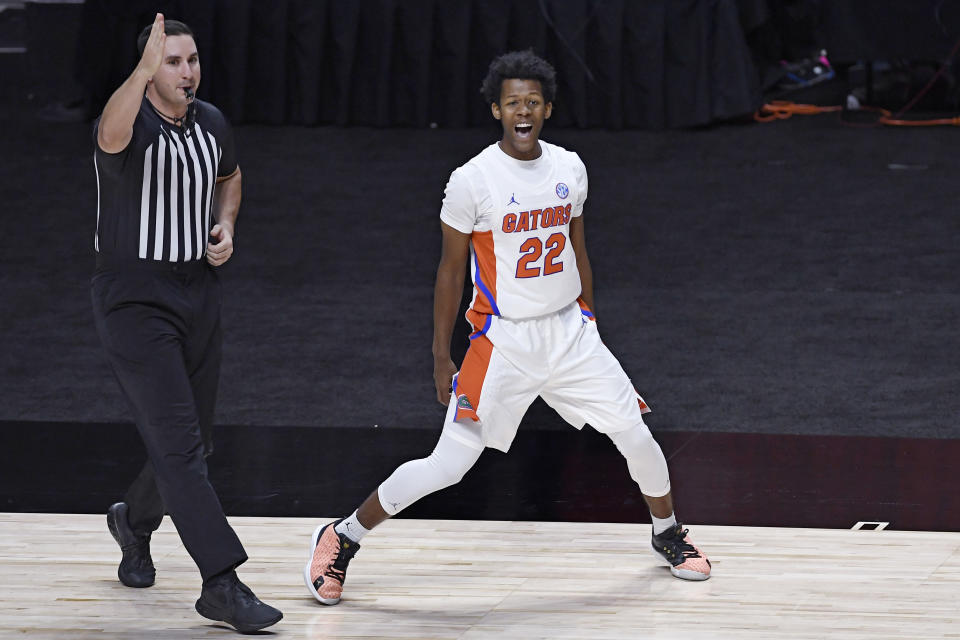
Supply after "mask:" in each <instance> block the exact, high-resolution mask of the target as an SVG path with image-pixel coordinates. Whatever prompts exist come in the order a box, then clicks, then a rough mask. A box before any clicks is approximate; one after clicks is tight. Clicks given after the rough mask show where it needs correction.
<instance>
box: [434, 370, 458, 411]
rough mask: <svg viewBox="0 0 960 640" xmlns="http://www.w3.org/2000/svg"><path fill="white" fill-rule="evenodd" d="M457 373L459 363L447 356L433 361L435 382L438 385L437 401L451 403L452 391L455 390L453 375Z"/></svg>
mask: <svg viewBox="0 0 960 640" xmlns="http://www.w3.org/2000/svg"><path fill="white" fill-rule="evenodd" d="M456 373H457V365H455V364H453V360H451V359H449V358H445V359H443V360H434V361H433V383H434V384H435V385H436V387H437V402H439V403H440V404H442V405H443V406H447V405H448V404H450V392H451V391H453V376H454V375H455V374H456Z"/></svg>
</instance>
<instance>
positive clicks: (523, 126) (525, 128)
mask: <svg viewBox="0 0 960 640" xmlns="http://www.w3.org/2000/svg"><path fill="white" fill-rule="evenodd" d="M513 130H514V131H516V132H517V135H518V136H519V137H521V138H527V137H529V136H530V134H531V133H533V125H532V124H530V123H529V122H522V123H520V124H518V125H517V126H515V127H514V128H513Z"/></svg>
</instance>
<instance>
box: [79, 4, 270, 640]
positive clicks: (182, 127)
mask: <svg viewBox="0 0 960 640" xmlns="http://www.w3.org/2000/svg"><path fill="white" fill-rule="evenodd" d="M137 44H138V46H139V48H140V54H141V59H140V62H139V64H138V65H137V67H136V69H134V71H133V73H132V74H131V75H130V77H129V78H127V80H126V82H124V83H123V84H122V85H121V86H120V88H119V89H117V91H116V92H115V93H114V94H113V96H112V97H111V98H110V100H109V101H108V102H107V105H106V107H104V110H103V114H102V115H101V116H100V118H99V120H98V121H97V123H96V125H95V131H96V151H95V154H94V167H95V169H96V175H97V231H96V236H95V239H94V247H95V249H96V251H97V269H96V273H95V274H94V277H93V281H92V285H91V296H92V299H93V313H94V320H95V322H96V326H97V333H98V334H99V336H100V340H101V342H102V343H103V347H104V349H105V350H106V354H107V358H108V360H109V361H110V365H111V367H112V368H113V371H114V373H115V374H116V377H117V380H118V381H119V383H120V387H121V389H122V390H123V393H124V395H125V396H126V398H127V400H128V401H129V403H130V407H131V409H132V410H133V414H134V417H135V419H136V423H137V429H138V430H139V432H140V436H141V437H142V438H143V442H144V445H145V446H146V449H147V454H148V458H149V459H148V461H147V463H146V465H145V466H144V468H143V470H142V471H141V472H140V475H139V476H138V477H137V479H136V480H135V481H134V482H133V484H132V485H131V486H130V488H129V489H128V490H127V494H126V496H125V498H124V501H123V502H118V503H117V504H115V505H113V506H112V507H110V510H109V511H108V513H107V524H108V526H109V529H110V533H111V534H112V535H113V537H114V538H115V539H116V540H117V543H118V544H119V545H120V547H121V549H122V551H123V559H122V560H121V562H120V567H119V569H118V571H117V574H118V577H119V578H120V581H121V582H122V583H123V584H125V585H127V586H129V587H149V586H150V585H152V584H153V582H154V576H155V571H154V567H153V561H152V559H151V557H150V535H151V533H152V532H153V531H155V530H156V529H157V527H159V526H160V522H161V521H162V520H163V515H164V512H166V513H169V514H170V517H171V518H172V519H173V522H174V524H175V525H176V527H177V531H178V532H179V534H180V539H181V540H182V541H183V544H184V547H186V549H187V551H188V552H189V553H190V556H191V557H192V558H193V560H194V562H196V564H197V567H198V568H199V569H200V575H201V576H202V578H203V587H202V590H201V594H200V598H199V599H198V600H197V602H196V609H197V611H198V612H199V613H200V614H201V615H202V616H204V617H206V618H210V619H212V620H220V621H224V622H227V623H229V624H231V625H233V626H234V627H236V629H237V630H239V631H241V632H253V631H257V630H259V629H262V628H264V627H268V626H270V625H272V624H275V623H276V622H278V621H279V620H280V619H281V618H282V617H283V614H282V613H280V611H278V610H277V609H275V608H273V607H271V606H269V605H266V604H264V603H262V602H260V600H258V599H257V597H256V596H255V595H254V594H253V592H252V591H251V590H250V589H249V588H248V587H247V586H246V585H244V584H243V583H242V582H240V580H239V579H238V578H237V574H236V573H235V571H234V569H235V568H236V567H237V566H239V565H240V564H242V563H243V562H244V561H245V560H246V559H247V555H246V553H245V552H244V549H243V545H241V544H240V540H239V539H238V538H237V535H236V533H235V532H234V531H233V529H232V528H231V527H230V525H229V524H228V523H227V518H226V516H225V515H224V513H223V508H222V507H221V506H220V501H219V499H218V498H217V495H216V493H214V490H213V487H212V486H211V485H210V483H209V481H208V480H207V464H206V460H205V457H206V456H207V455H209V453H210V452H211V450H212V440H211V428H212V422H213V412H214V405H215V402H216V394H217V382H218V378H219V375H220V355H221V353H220V297H221V293H220V283H219V280H218V277H217V274H216V271H215V270H214V269H213V268H212V267H215V266H217V265H221V264H223V263H224V262H226V261H227V260H228V259H229V258H230V255H231V254H232V253H233V228H234V223H235V222H236V219H237V212H238V210H239V208H240V193H241V182H240V169H239V167H238V166H237V160H236V156H235V152H234V144H233V134H232V131H231V129H230V126H229V124H228V123H227V121H226V119H225V118H224V117H223V114H221V113H220V111H219V110H218V109H217V108H216V107H214V106H213V105H210V104H208V103H206V102H203V101H200V100H196V99H195V98H194V95H195V94H196V91H197V87H198V86H199V84H200V62H199V57H198V54H197V46H196V43H195V41H194V37H193V33H192V32H191V31H190V28H189V27H187V26H186V25H185V24H183V23H182V22H177V21H174V20H169V21H167V22H166V24H165V23H164V19H163V15H162V14H157V17H156V19H155V20H154V22H153V24H152V25H151V26H149V27H146V28H145V29H144V30H143V32H142V33H141V34H140V37H139V39H138V41H137ZM211 225H212V226H211Z"/></svg>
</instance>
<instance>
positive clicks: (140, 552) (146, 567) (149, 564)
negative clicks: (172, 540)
mask: <svg viewBox="0 0 960 640" xmlns="http://www.w3.org/2000/svg"><path fill="white" fill-rule="evenodd" d="M107 528H109V529H110V535H112V536H113V539H114V540H116V541H117V544H118V545H120V550H121V551H123V559H122V560H120V567H119V568H118V569H117V577H118V578H120V582H122V583H123V584H125V585H127V586H128V587H149V586H151V585H152V584H153V581H154V580H155V579H156V577H157V570H156V569H154V568H153V558H151V557H150V534H149V533H148V534H146V535H139V534H137V533H136V532H135V531H134V530H133V529H131V528H130V522H129V520H127V503H126V502H118V503H116V504H115V505H113V506H112V507H110V509H109V510H107Z"/></svg>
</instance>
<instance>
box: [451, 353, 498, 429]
mask: <svg viewBox="0 0 960 640" xmlns="http://www.w3.org/2000/svg"><path fill="white" fill-rule="evenodd" d="M492 353H493V343H492V342H490V338H488V337H487V336H485V335H481V336H478V337H477V338H476V339H474V340H473V341H472V342H471V343H470V348H469V349H467V355H465V356H464V357H463V364H462V365H461V366H460V372H459V373H458V374H457V385H456V389H454V395H455V396H456V402H457V412H456V414H454V418H453V419H454V420H459V419H461V418H464V417H469V418H470V419H471V420H473V421H474V422H480V418H479V417H477V407H478V406H479V403H480V391H481V390H482V389H483V380H484V378H486V376H487V368H488V367H489V366H490V356H491V354H492ZM464 400H466V402H465V403H464Z"/></svg>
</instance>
